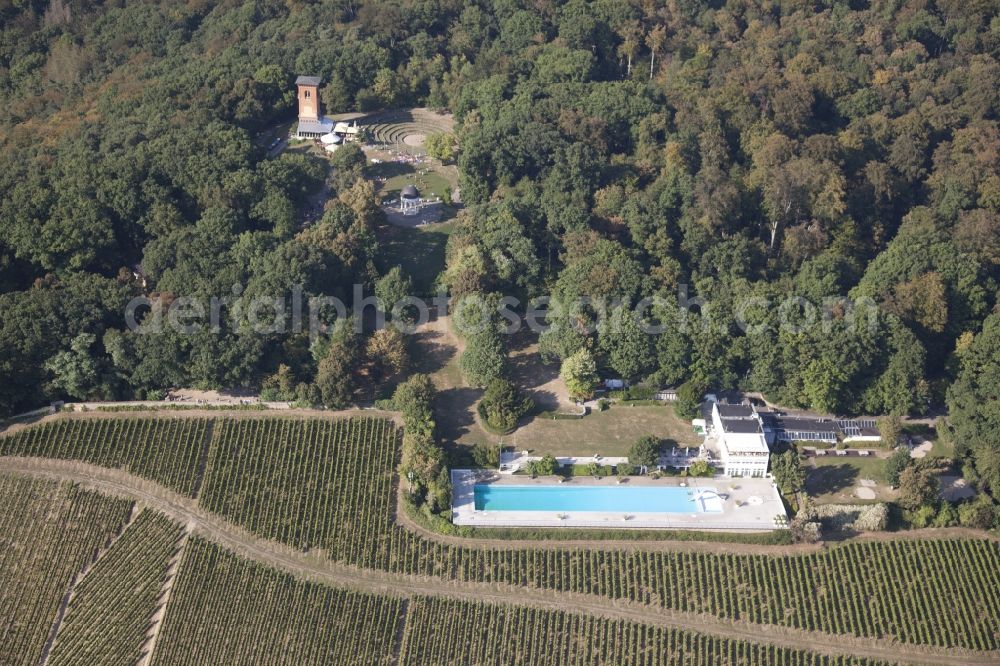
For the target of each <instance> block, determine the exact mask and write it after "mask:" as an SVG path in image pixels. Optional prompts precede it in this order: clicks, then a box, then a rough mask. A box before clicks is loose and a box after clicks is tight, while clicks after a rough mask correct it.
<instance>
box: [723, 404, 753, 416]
mask: <svg viewBox="0 0 1000 666" xmlns="http://www.w3.org/2000/svg"><path fill="white" fill-rule="evenodd" d="M718 407H719V416H721V417H722V418H724V419H748V418H750V417H751V416H753V408H752V407H751V406H750V405H724V404H722V403H719V405H718Z"/></svg>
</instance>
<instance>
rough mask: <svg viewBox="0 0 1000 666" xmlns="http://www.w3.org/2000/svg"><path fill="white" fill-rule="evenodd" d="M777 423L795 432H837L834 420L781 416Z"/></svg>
mask: <svg viewBox="0 0 1000 666" xmlns="http://www.w3.org/2000/svg"><path fill="white" fill-rule="evenodd" d="M778 425H779V426H780V427H781V428H782V429H784V430H786V431H789V430H793V431H795V432H837V429H838V427H837V423H836V422H835V421H823V420H820V419H806V418H797V417H782V418H780V419H779V420H778Z"/></svg>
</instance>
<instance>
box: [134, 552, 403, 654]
mask: <svg viewBox="0 0 1000 666" xmlns="http://www.w3.org/2000/svg"><path fill="white" fill-rule="evenodd" d="M404 610H405V609H404V602H403V600H402V599H399V598H396V597H384V596H376V595H372V594H364V593H357V592H347V591H343V590H336V589H333V588H331V587H327V586H324V585H319V584H315V583H307V582H302V581H297V580H295V579H294V578H293V577H292V576H290V575H288V574H284V573H281V572H278V571H276V570H274V569H271V568H269V567H266V566H263V565H260V564H256V563H253V562H248V561H246V560H243V559H240V558H238V557H236V556H235V555H233V554H232V553H230V552H228V551H226V550H224V549H222V548H219V547H218V546H215V545H213V544H211V543H208V542H206V541H203V540H201V539H198V538H192V539H191V540H190V541H189V542H188V545H187V546H186V548H185V551H184V557H183V560H182V561H181V567H180V573H179V575H178V580H177V582H176V584H175V587H174V589H173V592H172V595H171V597H170V602H169V603H168V604H167V614H166V619H165V621H164V625H163V629H162V630H161V633H160V637H159V639H158V642H157V644H156V650H155V651H154V653H153V664H154V666H174V665H175V664H178V665H179V664H370V665H375V664H389V663H392V661H393V659H392V657H393V651H394V649H395V642H396V635H397V633H398V632H399V629H400V627H401V626H402V621H403V613H404ZM208 618H210V619H208Z"/></svg>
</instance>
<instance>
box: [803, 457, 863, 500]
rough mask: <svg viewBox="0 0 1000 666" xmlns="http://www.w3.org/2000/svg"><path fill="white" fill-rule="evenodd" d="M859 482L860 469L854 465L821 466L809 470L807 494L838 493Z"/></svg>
mask: <svg viewBox="0 0 1000 666" xmlns="http://www.w3.org/2000/svg"><path fill="white" fill-rule="evenodd" d="M857 482H858V468H857V467H854V466H853V465H848V464H843V465H819V466H816V467H814V468H813V469H811V470H809V474H808V476H807V477H806V484H805V485H806V492H808V493H809V494H810V495H822V494H825V493H836V492H840V491H841V490H845V489H847V488H851V487H853V486H854V485H855V484H856V483H857Z"/></svg>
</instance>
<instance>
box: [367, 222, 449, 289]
mask: <svg viewBox="0 0 1000 666" xmlns="http://www.w3.org/2000/svg"><path fill="white" fill-rule="evenodd" d="M454 230H455V222H454V221H453V220H449V221H447V222H440V223H438V224H430V225H426V226H423V227H414V228H411V229H404V228H402V227H394V226H392V225H389V224H386V225H383V226H382V228H381V229H379V243H380V244H381V248H380V252H379V263H380V264H382V265H380V266H379V267H378V268H379V270H380V271H382V272H383V273H384V272H385V271H388V270H389V269H390V268H392V267H393V266H400V267H401V268H402V269H403V272H404V273H406V274H407V275H409V276H410V278H411V279H412V280H413V287H414V291H415V292H416V293H415V294H414V295H416V296H421V295H424V296H430V295H432V294H433V292H434V283H435V281H436V280H437V276H438V274H439V273H440V272H441V271H442V270H444V256H445V246H446V245H447V244H448V236H450V235H451V232H452V231H454Z"/></svg>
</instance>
